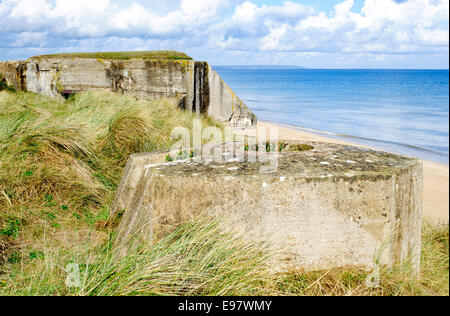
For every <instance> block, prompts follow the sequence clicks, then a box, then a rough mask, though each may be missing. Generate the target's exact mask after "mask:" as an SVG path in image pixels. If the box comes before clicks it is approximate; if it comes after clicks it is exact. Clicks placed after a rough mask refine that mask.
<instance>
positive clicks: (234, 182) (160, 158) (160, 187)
mask: <svg viewBox="0 0 450 316" xmlns="http://www.w3.org/2000/svg"><path fill="white" fill-rule="evenodd" d="M293 143H294V142H293ZM311 145H312V146H313V147H314V149H313V150H311V151H309V152H292V153H289V152H287V153H281V154H280V156H279V157H278V169H277V170H276V171H274V172H273V173H270V174H265V173H260V170H261V169H260V167H261V166H262V164H263V163H261V162H258V161H257V162H248V161H246V159H242V161H243V162H235V160H236V159H228V158H232V157H233V155H232V154H231V153H232V152H233V150H224V152H225V153H228V154H227V155H226V157H227V159H228V160H227V161H225V162H222V163H214V162H208V161H179V162H171V163H165V157H166V154H165V153H153V154H139V155H134V156H132V157H131V159H130V161H129V163H128V165H127V168H126V170H125V172H124V175H123V178H122V182H121V184H120V187H119V189H118V190H117V193H116V199H115V202H114V204H113V207H112V211H113V214H117V213H119V212H121V211H125V213H124V215H123V217H122V221H121V223H120V226H119V229H118V241H117V242H118V246H119V249H127V248H128V247H129V246H130V243H131V242H132V241H133V240H135V238H136V239H140V240H141V241H142V242H149V241H152V240H155V239H158V238H161V237H162V236H164V235H165V234H167V233H170V232H171V231H173V230H174V229H175V228H176V227H177V225H179V224H181V223H184V222H186V221H190V220H192V219H194V218H196V217H197V216H205V215H207V216H213V217H216V218H219V219H220V222H221V223H223V227H224V229H226V230H227V231H234V230H236V231H238V232H239V233H241V234H243V235H244V236H245V237H246V238H250V239H255V238H256V239H257V240H260V241H263V242H265V243H266V245H267V246H268V249H270V251H271V252H272V260H273V261H272V262H271V265H272V267H273V270H274V271H291V270H299V269H300V270H327V269H331V268H339V267H357V268H366V269H372V268H373V267H374V265H375V263H376V262H377V261H379V263H380V264H382V265H387V266H390V267H392V266H394V265H395V264H398V263H406V262H411V263H412V266H413V267H414V269H415V271H416V272H418V271H419V267H420V252H421V227H422V164H421V162H420V161H418V160H415V159H410V158H406V157H401V156H396V155H391V154H387V153H382V152H375V151H368V150H365V149H358V148H355V147H348V146H340V145H335V144H321V143H312V144H311ZM235 158H236V157H235ZM237 160H241V159H237ZM199 192H201V194H199ZM377 258H378V259H377Z"/></svg>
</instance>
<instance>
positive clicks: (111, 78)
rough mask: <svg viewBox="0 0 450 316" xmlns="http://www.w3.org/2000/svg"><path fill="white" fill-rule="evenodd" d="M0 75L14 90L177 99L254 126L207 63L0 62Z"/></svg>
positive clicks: (188, 107) (49, 59) (202, 111)
mask: <svg viewBox="0 0 450 316" xmlns="http://www.w3.org/2000/svg"><path fill="white" fill-rule="evenodd" d="M0 73H1V74H2V75H3V76H4V77H5V78H6V81H7V83H8V84H10V85H12V86H13V87H15V88H16V89H17V90H24V91H30V92H34V93H38V94H44V95H48V96H53V97H55V96H58V95H69V94H72V93H78V92H81V91H92V90H105V89H106V90H110V91H113V92H118V93H124V94H130V95H134V96H136V97H138V98H148V99H156V98H163V97H176V98H179V99H180V107H181V108H183V109H185V110H188V111H194V112H196V113H199V114H205V115H210V116H211V117H213V118H215V119H217V120H219V121H222V122H224V123H227V124H230V125H232V126H238V127H245V126H252V125H256V122H257V119H256V116H255V115H254V114H253V113H252V112H251V111H250V110H249V109H248V108H247V107H246V106H245V104H244V103H243V102H242V101H241V100H239V98H238V97H237V96H236V95H235V94H234V93H233V92H232V91H231V89H230V88H229V87H228V86H227V85H226V84H225V83H224V82H223V80H222V79H220V77H219V76H218V74H217V73H216V72H214V71H212V69H211V67H210V66H209V65H208V63H206V62H196V61H191V60H143V59H131V60H102V59H95V58H68V57H63V58H59V57H47V58H39V57H35V58H30V59H29V60H27V61H26V62H16V61H14V62H0Z"/></svg>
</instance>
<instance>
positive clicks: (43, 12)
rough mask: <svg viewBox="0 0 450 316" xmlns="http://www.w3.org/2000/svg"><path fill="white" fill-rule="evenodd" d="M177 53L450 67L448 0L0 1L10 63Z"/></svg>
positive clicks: (1, 42)
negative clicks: (60, 55) (48, 57)
mask: <svg viewBox="0 0 450 316" xmlns="http://www.w3.org/2000/svg"><path fill="white" fill-rule="evenodd" d="M160 49H171V50H179V51H183V52H186V53H187V54H189V55H190V56H192V57H193V58H194V59H196V60H204V61H208V62H210V63H211V64H212V65H296V66H303V67H308V68H396V69H401V68H415V69H423V68H433V69H434V68H444V69H448V66H449V1H448V0H326V1H325V0H290V1H284V0H261V1H258V0H165V1H164V0H131V1H130V0H75V1H69V0H0V60H10V59H15V60H19V59H26V58H28V57H30V56H34V55H38V54H44V53H45V54H46V53H57V52H94V51H134V50H160Z"/></svg>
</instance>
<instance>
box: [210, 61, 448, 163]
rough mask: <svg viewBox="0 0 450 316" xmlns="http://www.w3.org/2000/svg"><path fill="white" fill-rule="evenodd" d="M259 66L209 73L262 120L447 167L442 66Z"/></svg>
mask: <svg viewBox="0 0 450 316" xmlns="http://www.w3.org/2000/svg"><path fill="white" fill-rule="evenodd" d="M265 67H266V66H216V67H213V68H214V70H216V71H217V72H218V73H219V74H220V76H221V77H222V78H223V79H224V80H225V81H226V82H227V83H228V85H229V86H230V87H231V89H232V90H233V91H234V92H236V94H237V95H239V97H240V98H241V99H242V100H243V101H244V102H245V103H246V104H247V106H248V107H249V108H250V109H251V110H252V111H253V112H254V113H255V114H256V115H257V116H258V119H260V120H262V121H268V122H273V123H278V124H283V125H289V126H291V127H293V128H298V129H302V130H305V131H309V132H313V133H317V134H321V135H324V136H327V137H330V138H336V139H345V140H350V141H353V142H355V143H359V144H362V145H368V146H371V147H375V148H378V149H380V150H385V151H390V152H394V153H398V154H402V155H407V156H411V157H416V158H419V159H424V160H430V161H434V162H438V163H442V164H447V165H448V164H449V70H448V69H308V68H301V67H298V68H296V67H297V66H281V67H280V68H276V66H270V67H268V68H265ZM290 67H291V68H290Z"/></svg>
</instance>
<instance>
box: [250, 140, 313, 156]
mask: <svg viewBox="0 0 450 316" xmlns="http://www.w3.org/2000/svg"><path fill="white" fill-rule="evenodd" d="M247 141H248V140H247ZM259 146H260V145H258V144H256V145H255V144H253V145H249V144H245V146H244V150H245V151H259ZM263 146H264V148H265V151H266V152H268V153H270V152H275V151H276V148H277V146H276V144H275V143H264V144H263ZM313 149H314V147H313V146H311V145H308V144H289V143H286V142H281V143H279V144H278V151H279V152H286V151H309V150H313Z"/></svg>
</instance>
